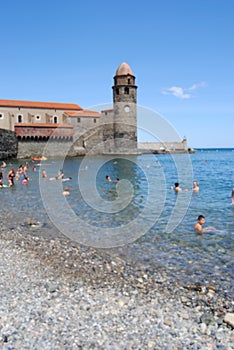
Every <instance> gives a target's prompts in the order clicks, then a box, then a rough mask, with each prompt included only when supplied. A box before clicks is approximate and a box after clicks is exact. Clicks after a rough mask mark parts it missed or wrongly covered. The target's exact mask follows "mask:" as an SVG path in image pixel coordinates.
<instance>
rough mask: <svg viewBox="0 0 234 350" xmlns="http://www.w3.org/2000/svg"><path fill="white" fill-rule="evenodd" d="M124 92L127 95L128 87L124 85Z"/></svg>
mask: <svg viewBox="0 0 234 350" xmlns="http://www.w3.org/2000/svg"><path fill="white" fill-rule="evenodd" d="M124 94H125V95H129V88H128V87H125V88H124Z"/></svg>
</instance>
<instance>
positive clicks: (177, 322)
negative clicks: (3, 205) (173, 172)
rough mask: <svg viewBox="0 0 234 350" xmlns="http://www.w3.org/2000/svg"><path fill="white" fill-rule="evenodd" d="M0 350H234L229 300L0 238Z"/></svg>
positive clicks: (35, 239) (109, 259) (39, 244)
mask: <svg viewBox="0 0 234 350" xmlns="http://www.w3.org/2000/svg"><path fill="white" fill-rule="evenodd" d="M0 261H1V270H0V282H1V284H0V320H1V321H0V346H1V349H4V350H7V349H20V350H23V349H40V350H43V349H46V350H48V349H50V350H53V349H56V350H57V349H110V350H115V349H117V350H119V349H129V350H130V349H134V350H137V349H139V350H140V349H141V350H142V349H163V350H172V349H174V350H176V349H178V350H179V349H192V350H198V349H201V350H203V349H204V350H205V349H213V350H218V349H225V350H232V349H234V347H233V343H234V337H233V331H232V327H233V323H232V322H233V300H231V299H230V298H229V297H227V296H225V293H222V291H221V290H219V289H217V290H216V286H215V285H209V284H207V286H205V285H195V284H194V285H191V286H190V285H188V286H184V287H183V286H180V285H178V284H176V283H174V282H172V280H171V279H170V278H168V277H167V275H166V273H165V271H164V272H162V271H160V270H156V271H150V270H149V269H148V267H147V268H146V267H145V266H143V265H139V266H138V265H135V266H132V265H130V264H129V263H128V262H127V261H125V260H124V259H122V258H121V257H119V256H115V257H114V256H112V255H108V254H107V252H105V251H97V250H94V249H91V248H87V247H80V246H79V245H78V244H76V243H74V242H70V241H67V240H65V239H45V238H43V237H42V236H40V229H39V230H36V231H35V233H33V234H28V232H27V230H24V232H22V229H21V227H14V228H13V229H12V230H11V231H9V232H8V231H7V230H4V229H2V231H1V236H0Z"/></svg>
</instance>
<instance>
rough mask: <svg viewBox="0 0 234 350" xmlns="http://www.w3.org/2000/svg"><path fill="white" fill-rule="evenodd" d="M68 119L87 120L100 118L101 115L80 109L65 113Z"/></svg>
mask: <svg viewBox="0 0 234 350" xmlns="http://www.w3.org/2000/svg"><path fill="white" fill-rule="evenodd" d="M65 114H66V115H68V116H69V117H87V118H100V117H101V114H100V113H98V112H95V111H90V110H88V109H82V110H80V111H77V112H70V111H67V112H65Z"/></svg>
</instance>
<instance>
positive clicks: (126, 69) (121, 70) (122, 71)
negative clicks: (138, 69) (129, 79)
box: [116, 62, 133, 75]
mask: <svg viewBox="0 0 234 350" xmlns="http://www.w3.org/2000/svg"><path fill="white" fill-rule="evenodd" d="M128 74H130V75H133V72H132V69H131V67H130V66H129V65H128V64H127V63H126V62H123V63H121V65H120V66H119V67H118V69H117V71H116V75H128Z"/></svg>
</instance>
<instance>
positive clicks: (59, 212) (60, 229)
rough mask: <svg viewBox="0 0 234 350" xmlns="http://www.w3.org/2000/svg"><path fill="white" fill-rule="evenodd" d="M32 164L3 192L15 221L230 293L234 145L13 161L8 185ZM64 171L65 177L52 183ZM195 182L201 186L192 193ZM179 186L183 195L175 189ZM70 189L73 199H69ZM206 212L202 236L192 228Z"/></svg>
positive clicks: (0, 199) (0, 203) (4, 208)
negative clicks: (13, 175)
mask: <svg viewBox="0 0 234 350" xmlns="http://www.w3.org/2000/svg"><path fill="white" fill-rule="evenodd" d="M27 161H28V163H29V170H28V175H29V178H30V181H29V182H28V183H27V184H25V185H23V184H22V178H21V179H20V180H19V181H15V186H13V187H11V188H7V187H5V188H2V189H0V208H1V213H2V216H4V217H5V219H6V220H5V222H6V225H9V227H10V226H12V223H17V220H19V221H20V222H21V223H22V222H24V221H25V222H29V219H30V220H31V221H33V222H35V223H36V224H35V225H32V228H30V229H31V232H32V234H35V232H36V233H37V234H41V235H45V236H46V235H48V236H49V237H54V238H56V237H57V236H58V237H60V236H63V237H65V238H66V239H68V240H72V241H76V242H78V243H80V244H82V245H86V246H91V247H94V248H95V249H100V250H105V251H106V252H108V253H110V254H113V255H115V256H120V257H122V258H124V259H126V260H127V261H128V262H129V263H130V264H133V265H134V264H142V265H143V266H145V267H146V268H147V269H148V270H149V271H153V270H154V269H161V270H162V271H163V272H164V273H165V274H166V275H167V276H168V278H170V279H171V280H173V281H176V282H177V283H179V284H181V285H188V284H199V285H202V284H212V285H215V286H216V287H217V288H220V289H222V290H223V291H224V292H225V293H227V294H229V295H231V294H233V280H234V205H232V202H231V192H232V188H234V149H196V152H195V153H192V154H161V155H159V154H155V155H147V154H145V155H132V156H130V155H129V156H120V155H111V156H89V157H78V158H65V159H47V160H44V161H32V160H30V161H29V160H26V159H24V160H22V159H21V160H9V161H7V168H6V169H4V183H5V184H7V172H8V171H9V170H10V169H11V168H14V169H15V170H17V168H18V167H19V166H20V165H21V164H25V163H26V162H27ZM33 166H34V167H35V168H34V170H35V171H33ZM42 169H45V170H46V173H47V178H42V174H41V173H42ZM60 170H62V171H63V172H64V178H65V181H61V180H56V179H55V177H56V176H57V174H58V172H59V171H60ZM107 175H108V176H110V178H111V180H112V181H111V182H108V181H106V176H107ZM117 179H118V180H117ZM193 181H197V182H198V183H199V189H200V190H199V192H196V193H195V192H193V190H192V186H193ZM175 182H179V183H180V187H181V188H182V191H181V192H180V193H176V192H175V191H174V190H173V189H172V188H173V186H174V184H175ZM66 187H67V188H68V189H69V192H70V195H69V196H64V195H63V190H64V189H65V188H66ZM200 214H201V215H204V216H205V220H206V222H205V224H204V227H206V228H209V229H208V231H207V232H205V233H204V234H203V235H199V234H198V233H196V232H194V229H193V225H194V223H195V222H196V221H197V217H198V215H200ZM29 234H30V230H29Z"/></svg>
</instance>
